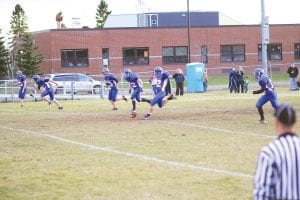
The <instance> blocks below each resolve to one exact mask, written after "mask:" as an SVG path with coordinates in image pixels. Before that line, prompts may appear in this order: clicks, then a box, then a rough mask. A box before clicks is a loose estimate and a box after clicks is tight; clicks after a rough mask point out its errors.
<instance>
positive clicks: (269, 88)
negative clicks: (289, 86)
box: [253, 68, 279, 124]
mask: <svg viewBox="0 0 300 200" xmlns="http://www.w3.org/2000/svg"><path fill="white" fill-rule="evenodd" d="M254 77H255V79H256V80H257V81H258V84H259V86H260V87H261V88H260V89H259V90H256V91H253V94H260V93H263V92H264V95H262V96H261V97H260V98H259V99H258V101H257V103H256V108H257V110H258V113H259V115H260V120H259V122H260V123H262V124H265V123H266V120H265V117H264V111H263V108H262V107H263V105H264V104H266V103H267V102H268V101H270V102H271V104H272V106H273V108H274V109H275V111H276V110H277V108H278V107H279V103H278V99H277V94H276V92H275V90H274V86H273V84H272V81H271V79H270V78H269V77H268V76H267V75H265V74H264V70H262V69H260V68H258V69H256V70H255V71H254Z"/></svg>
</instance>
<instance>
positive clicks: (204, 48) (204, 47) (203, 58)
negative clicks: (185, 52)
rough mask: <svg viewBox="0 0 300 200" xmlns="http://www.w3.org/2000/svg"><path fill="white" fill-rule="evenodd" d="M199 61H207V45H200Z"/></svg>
mask: <svg viewBox="0 0 300 200" xmlns="http://www.w3.org/2000/svg"><path fill="white" fill-rule="evenodd" d="M200 61H201V62H202V63H208V58H207V45H202V46H201V55H200Z"/></svg>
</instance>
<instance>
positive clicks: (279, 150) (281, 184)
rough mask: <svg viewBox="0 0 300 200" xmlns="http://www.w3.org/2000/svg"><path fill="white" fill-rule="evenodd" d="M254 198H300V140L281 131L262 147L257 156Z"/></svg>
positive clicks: (289, 199) (292, 199) (291, 199)
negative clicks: (274, 138) (281, 133)
mask: <svg viewBox="0 0 300 200" xmlns="http://www.w3.org/2000/svg"><path fill="white" fill-rule="evenodd" d="M253 199H288V200H296V199H300V140H299V138H298V137H297V135H295V134H293V133H285V134H283V135H280V136H279V137H278V138H277V139H276V140H274V141H273V142H271V143H270V144H269V145H267V146H265V147H263V148H262V150H261V152H260V155H259V157H258V160H257V168H256V175H255V179H254V191H253Z"/></svg>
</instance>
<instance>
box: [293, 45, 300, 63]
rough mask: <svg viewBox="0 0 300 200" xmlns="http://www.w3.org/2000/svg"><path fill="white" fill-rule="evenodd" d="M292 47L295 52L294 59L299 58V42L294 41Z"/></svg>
mask: <svg viewBox="0 0 300 200" xmlns="http://www.w3.org/2000/svg"><path fill="white" fill-rule="evenodd" d="M294 47H295V53H294V55H295V59H296V60H299V59H300V43H295V44H294Z"/></svg>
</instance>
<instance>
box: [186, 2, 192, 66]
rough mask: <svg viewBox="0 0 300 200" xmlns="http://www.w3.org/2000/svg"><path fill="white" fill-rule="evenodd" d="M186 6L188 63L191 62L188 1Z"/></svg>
mask: <svg viewBox="0 0 300 200" xmlns="http://www.w3.org/2000/svg"><path fill="white" fill-rule="evenodd" d="M186 4H187V26H188V27H187V29H188V63H190V62H191V32H190V28H191V19H190V0H187V1H186Z"/></svg>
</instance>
